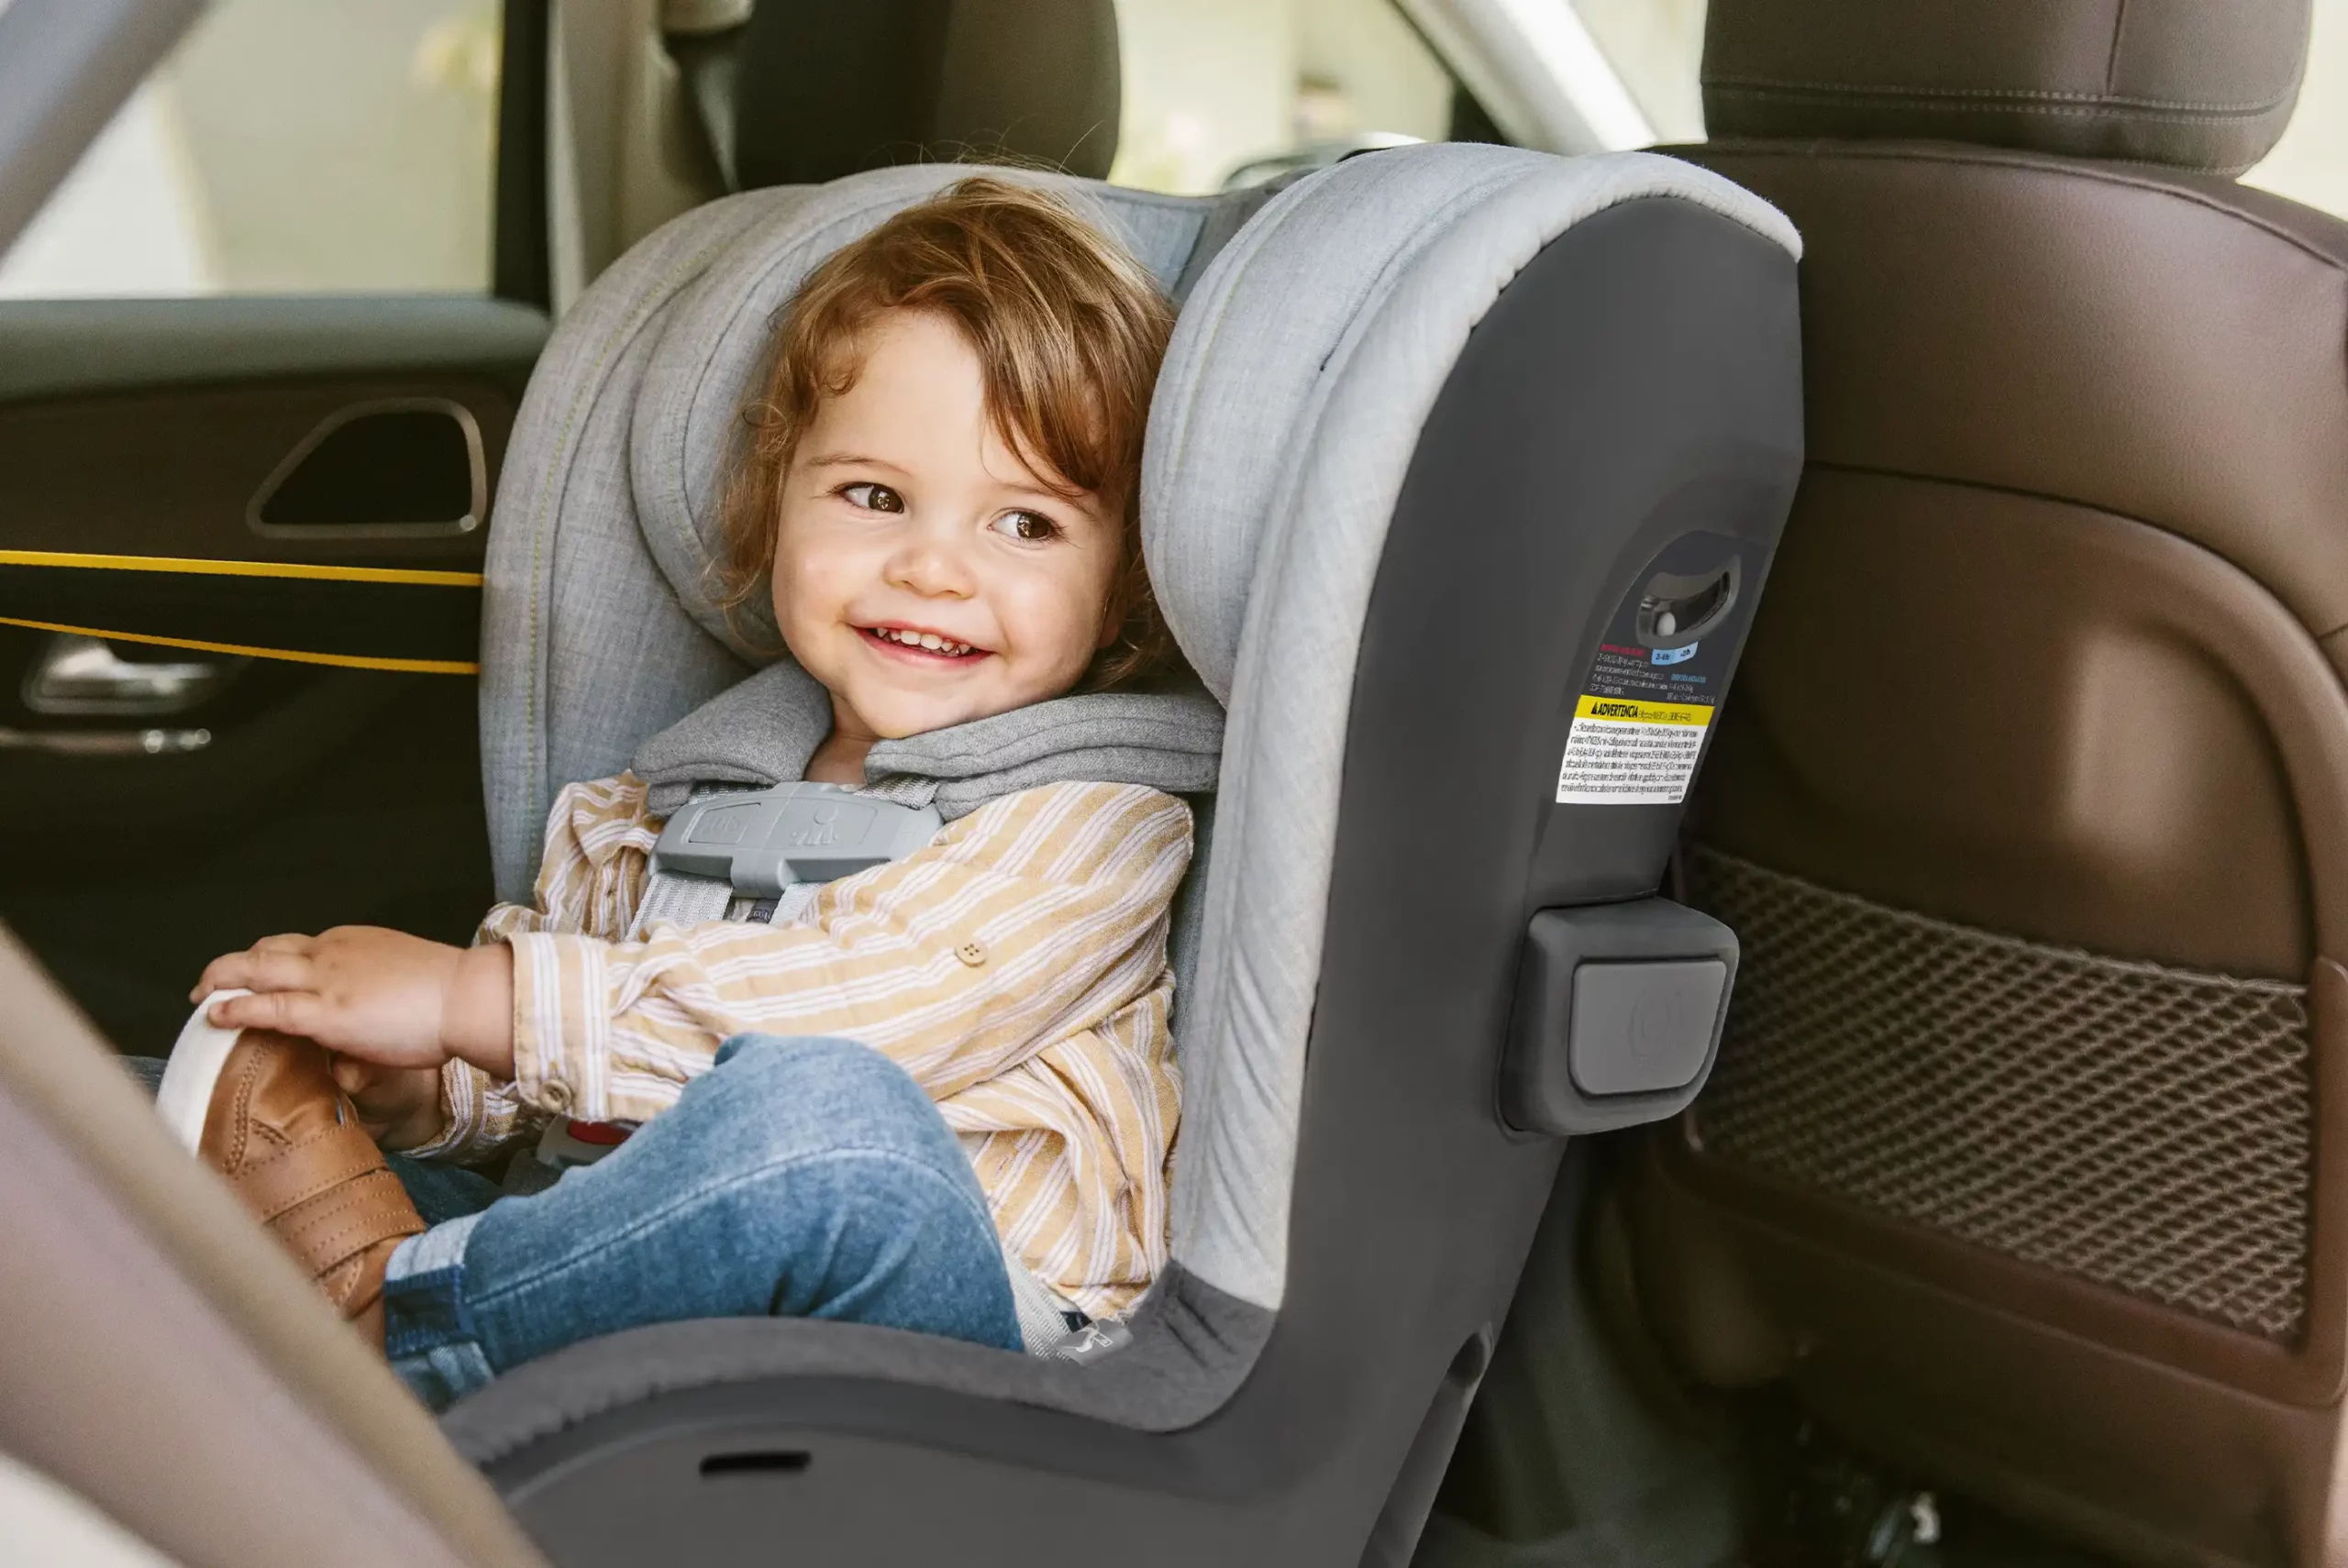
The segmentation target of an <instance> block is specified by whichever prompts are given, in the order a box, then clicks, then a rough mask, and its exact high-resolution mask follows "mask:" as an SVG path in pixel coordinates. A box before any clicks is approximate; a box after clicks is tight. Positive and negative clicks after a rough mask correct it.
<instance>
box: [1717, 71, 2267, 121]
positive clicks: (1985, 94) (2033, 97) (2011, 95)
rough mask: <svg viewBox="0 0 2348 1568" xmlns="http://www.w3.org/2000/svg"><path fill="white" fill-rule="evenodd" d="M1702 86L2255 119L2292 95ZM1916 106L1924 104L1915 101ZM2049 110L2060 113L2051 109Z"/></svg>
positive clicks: (1741, 80)
mask: <svg viewBox="0 0 2348 1568" xmlns="http://www.w3.org/2000/svg"><path fill="white" fill-rule="evenodd" d="M1703 85H1704V86H1705V87H1706V88H1708V89H1712V88H1717V89H1719V90H1721V91H1723V92H1731V93H1740V94H1756V95H1758V94H1783V95H1786V96H1789V97H1790V96H1806V95H1816V96H1821V97H1825V98H1861V99H1878V100H1888V101H1890V102H1893V103H1899V102H1901V101H1904V100H1910V99H1916V100H1924V99H1933V98H1977V99H1985V100H1996V101H1998V102H1999V104H2000V105H2003V106H2008V107H2012V108H2016V109H2027V108H2029V107H2031V106H2032V103H2040V104H2046V105H2066V104H2068V105H2082V106H2083V107H2084V108H2085V109H2090V110H2096V109H2115V108H2117V109H2134V110H2142V111H2144V112H2146V113H2152V112H2154V111H2176V113H2178V114H2179V115H2181V116H2187V117H2196V118H2198V117H2201V116H2209V117H2212V118H2225V117H2228V116H2239V117H2243V118H2254V117H2255V116H2259V115H2265V114H2272V113H2273V112H2274V111H2275V110H2276V109H2277V108H2279V107H2281V106H2282V105H2283V104H2284V103H2285V102H2287V100H2288V99H2289V98H2290V96H2291V92H2290V90H2289V89H2286V90H2284V91H2283V92H2280V93H2277V94H2274V95H2273V96H2271V97H2267V98H2261V99H2254V100H2250V101H2246V102H2243V103H2239V104H2209V103H2197V102H2193V101H2191V100H2187V99H2177V98H2138V97H2132V96H2121V95H2119V94H2110V93H2065V92H2057V91H2055V90H2054V89H2051V88H2037V87H1907V86H1881V87H1868V86H1863V85H1860V84H1858V83H1850V82H1798V81H1786V80H1783V79H1781V78H1778V77H1770V76H1706V77H1705V78H1704V79H1703ZM1917 106H1918V107H1924V106H1926V105H1923V104H1922V103H1919V104H1918V105H1917ZM1958 106H1965V107H1970V106H1972V105H1958ZM2048 112H2050V113H2059V112H2063V111H2061V110H2059V109H2050V110H2049V111H2048ZM2068 112H2071V113H2079V112H2082V110H2080V109H2073V110H2070V111H2068Z"/></svg>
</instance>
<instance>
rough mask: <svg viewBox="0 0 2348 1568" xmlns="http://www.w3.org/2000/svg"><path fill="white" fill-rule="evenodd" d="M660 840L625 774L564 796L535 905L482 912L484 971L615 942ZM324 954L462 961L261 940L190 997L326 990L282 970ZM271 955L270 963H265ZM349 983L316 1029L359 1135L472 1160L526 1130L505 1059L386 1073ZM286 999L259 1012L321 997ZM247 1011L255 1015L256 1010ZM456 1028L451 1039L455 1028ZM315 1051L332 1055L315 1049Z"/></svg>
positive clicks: (363, 960) (299, 940)
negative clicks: (541, 948) (522, 949)
mask: <svg viewBox="0 0 2348 1568" xmlns="http://www.w3.org/2000/svg"><path fill="white" fill-rule="evenodd" d="M658 835H659V823H658V822H657V821H656V820H654V819H653V818H652V817H651V816H650V815H649V813H648V811H647V810H646V803H645V790H644V786H643V784H642V783H641V782H640V781H638V780H637V779H636V778H633V777H631V776H629V775H626V774H623V775H621V776H620V777H618V778H604V779H596V780H593V781H591V782H588V783H582V784H571V785H567V786H565V787H564V788H563V790H562V791H561V793H560V794H559V796H558V797H557V798H556V801H555V805H554V810H553V811H552V812H551V813H549V815H548V822H547V834H546V841H545V844H544V845H543V849H542V853H541V855H540V860H539V871H538V878H537V898H536V900H535V902H534V903H533V904H531V905H522V904H500V905H498V906H497V907H496V908H494V909H493V910H491V911H490V912H489V914H488V916H487V917H486V918H485V919H484V920H483V921H482V925H481V930H480V932H479V933H477V934H476V935H475V937H474V950H475V951H481V950H485V949H488V948H491V947H494V948H495V949H496V951H495V953H494V954H493V961H502V962H503V963H504V966H505V969H506V971H507V972H508V973H510V968H511V959H510V955H508V954H507V950H506V949H505V947H504V944H505V942H506V941H508V940H510V939H511V938H513V937H514V936H516V935H519V934H521V933H526V932H541V931H570V932H583V933H609V934H614V935H616V934H619V933H622V932H624V931H625V930H626V927H627V924H628V922H630V921H632V920H633V919H634V918H635V903H636V900H637V896H638V894H639V893H640V891H641V889H642V886H643V881H644V866H645V862H646V859H647V857H648V855H649V853H650V851H651V847H652V845H653V842H654V841H655V839H656V838H657V837H658ZM322 942H323V943H326V944H327V957H328V958H332V957H334V955H336V954H337V953H342V954H343V955H344V956H345V957H346V958H348V957H349V956H350V955H358V958H357V961H358V962H359V963H360V964H361V965H365V964H371V963H373V962H375V961H376V958H375V956H374V955H373V954H372V952H371V949H373V948H378V947H380V948H382V949H383V950H384V951H386V952H390V953H393V954H394V955H398V954H402V953H404V954H406V955H408V956H409V957H410V958H418V957H419V955H421V958H420V961H423V962H426V963H427V964H433V965H437V964H450V963H455V962H458V961H459V960H460V955H462V954H463V952H464V951H465V950H463V949H457V948H448V947H443V946H441V945H440V944H433V943H422V944H418V943H417V942H416V941H415V939H414V938H401V937H400V936H399V933H395V932H387V931H380V930H372V931H371V930H366V929H363V928H346V929H343V930H338V931H333V932H328V933H325V935H323V936H321V937H316V938H313V937H305V936H281V937H271V938H268V939H266V940H265V941H263V942H261V943H260V944H256V945H255V946H254V947H253V948H252V949H250V950H249V952H247V953H243V954H231V955H227V957H225V958H223V959H221V960H219V961H218V962H217V963H216V964H215V965H214V966H211V967H210V968H208V969H206V970H205V977H204V979H203V981H202V982H200V983H199V984H198V986H197V988H196V991H195V996H196V997H197V998H198V999H200V998H202V997H203V996H205V995H206V994H208V993H209V992H210V991H212V990H215V989H219V988H226V987H227V986H230V985H243V986H248V987H251V988H255V989H269V988H272V987H274V986H278V985H280V984H281V983H290V982H292V981H294V980H305V981H315V982H316V983H319V984H328V983H332V982H331V981H330V980H329V978H328V976H327V970H326V969H324V968H316V972H315V973H313V972H311V970H305V969H301V968H299V967H298V966H295V965H294V964H291V963H288V962H286V961H285V956H284V955H286V954H287V953H288V952H292V953H294V954H296V955H300V954H304V953H307V952H309V951H310V950H311V949H313V948H315V947H316V944H319V943H322ZM346 949H347V950H348V951H345V950H346ZM271 954H275V955H277V957H276V958H275V959H273V960H271V962H269V963H264V962H263V960H264V958H265V957H268V956H269V955H271ZM474 962H479V961H478V960H475V961H474ZM314 967H315V966H314ZM344 967H346V968H348V967H349V965H348V964H345V965H344ZM399 970H400V966H399V964H398V963H397V962H394V963H393V966H392V967H391V968H390V969H387V970H386V971H385V972H384V973H383V974H382V976H380V977H377V978H379V979H381V980H382V982H383V985H382V989H383V990H385V991H389V990H390V989H392V988H397V987H398V986H400V985H402V984H404V979H403V977H402V975H401V973H400V972H399ZM224 976H236V977H238V978H224ZM285 994H286V995H287V997H288V999H287V1000H285V1001H282V1002H277V1003H271V1004H267V1009H268V1010H276V1011H278V1012H280V1013H282V1015H283V1016H287V1017H290V1016H292V1015H293V1014H294V1012H302V1013H304V1014H305V1016H307V1015H310V1014H314V1013H316V1011H317V1010H318V1009H319V1007H320V1005H321V998H320V994H319V992H318V991H317V990H316V985H313V984H305V985H301V986H296V987H294V988H293V989H292V990H290V991H288V992H287V993H285ZM338 996H340V997H341V999H342V1001H343V1003H344V1004H345V1005H343V1006H342V1007H341V1008H340V1009H339V1010H338V1011H337V1019H338V1022H337V1023H335V1024H328V1025H324V1027H328V1028H339V1029H340V1030H342V1031H343V1038H344V1039H345V1040H346V1041H347V1042H348V1043H346V1044H344V1045H343V1046H342V1047H341V1049H342V1052H343V1054H342V1055H340V1056H339V1058H338V1061H337V1064H336V1077H337V1080H338V1082H339V1083H340V1084H341V1085H342V1088H343V1089H344V1090H345V1092H347V1093H349V1095H350V1096H351V1099H352V1103H353V1104H354V1105H355V1106H356V1107H357V1108H358V1110H359V1113H360V1120H361V1121H362V1123H364V1124H365V1125H366V1127H367V1130H368V1132H370V1133H371V1135H373V1136H374V1137H375V1138H376V1139H377V1140H378V1141H379V1142H381V1143H382V1144H383V1146H384V1147H386V1148H392V1149H409V1150H414V1151H415V1152H416V1153H418V1154H424V1155H426V1156H428V1157H438V1158H448V1159H478V1158H481V1157H482V1156H485V1155H488V1154H494V1153H495V1152H496V1151H497V1150H498V1149H500V1148H503V1147H504V1145H505V1144H506V1143H510V1142H512V1141H514V1140H515V1139H516V1138H520V1137H526V1136H527V1135H528V1134H529V1133H531V1132H533V1131H534V1130H535V1127H536V1123H537V1113H536V1112H534V1111H533V1110H531V1108H529V1107H528V1106H526V1105H524V1104H523V1103H521V1101H520V1100H519V1099H517V1098H516V1097H515V1093H514V1089H513V1086H512V1085H511V1083H510V1082H507V1081H505V1080H506V1079H508V1078H510V1077H511V1074H512V1066H511V1054H510V1048H509V1049H506V1050H497V1049H495V1048H494V1047H493V1049H491V1050H490V1051H488V1052H486V1053H484V1052H480V1051H475V1052H472V1053H471V1056H472V1057H480V1058H482V1060H483V1061H484V1062H486V1063H487V1065H488V1070H484V1068H483V1067H482V1066H476V1065H474V1064H473V1062H472V1061H471V1059H470V1058H469V1055H468V1053H466V1052H463V1051H456V1050H452V1051H451V1052H450V1053H449V1055H448V1057H447V1058H446V1059H445V1060H444V1061H443V1062H441V1063H439V1064H437V1065H434V1066H423V1065H408V1066H401V1065H397V1063H396V1062H393V1063H391V1065H386V1059H387V1058H386V1053H385V1051H383V1050H380V1049H374V1048H371V1047H372V1044H373V1042H372V1040H371V1037H369V1038H362V1037H361V1035H362V1032H364V1031H366V1030H367V1028H368V1027H369V1026H368V1025H366V1024H363V1023H361V1022H360V1019H359V1017H358V1015H357V1013H356V1012H355V1011H354V1010H352V1009H351V1008H350V1007H349V1005H348V1003H349V1000H350V997H349V976H348V975H346V976H345V977H344V980H343V989H342V990H341V991H340V992H338ZM305 997H306V999H305ZM368 1005H370V1006H373V1007H382V1006H386V1005H390V999H389V997H388V996H378V997H376V998H374V999H372V1000H371V1001H370V1002H369V1004H368ZM509 1005H510V1004H509ZM262 1010H263V1009H254V1010H249V1011H251V1012H253V1013H256V1014H257V1013H259V1012H260V1011H262ZM215 1013H216V1017H217V1018H218V1019H220V1020H221V1021H224V1022H227V1021H234V1022H235V1023H237V1024H239V1025H241V1024H243V1023H249V1022H250V1021H252V1019H251V1018H250V1017H249V1016H245V1015H244V1013H243V1012H240V1010H238V1009H236V1008H235V1007H233V1006H232V1005H231V1004H228V1003H223V1004H221V1005H220V1006H219V1007H218V1008H217V1009H216V1010H215ZM418 1016H420V1015H418ZM507 1017H508V1025H507V1028H506V1031H505V1034H504V1040H505V1041H506V1042H509V1043H510V1040H511V1038H512V1032H511V1027H510V1010H509V1013H508V1015H507ZM459 1023H460V1027H461V1026H462V1024H463V1021H462V1020H460V1021H459ZM416 1027H417V1024H416V1022H415V1019H414V1018H411V1017H410V1016H409V1014H408V1012H407V1011H402V1012H401V1014H400V1017H399V1019H398V1020H396V1021H395V1028H396V1029H397V1030H398V1031H401V1032H406V1033H409V1034H413V1032H415V1028H416ZM322 1043H327V1044H329V1045H332V1044H333V1043H334V1042H332V1041H325V1040H323V1039H322ZM390 1043H396V1041H393V1042H390Z"/></svg>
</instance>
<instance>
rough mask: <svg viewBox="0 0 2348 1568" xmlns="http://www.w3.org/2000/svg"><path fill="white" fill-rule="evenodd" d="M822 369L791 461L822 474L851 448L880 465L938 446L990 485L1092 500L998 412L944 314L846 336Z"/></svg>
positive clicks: (916, 313) (873, 325)
mask: <svg viewBox="0 0 2348 1568" xmlns="http://www.w3.org/2000/svg"><path fill="white" fill-rule="evenodd" d="M837 352H838V353H839V355H840V358H838V359H835V360H832V361H830V362H829V363H827V364H826V366H825V370H826V374H825V375H824V376H823V377H822V378H821V379H820V381H819V382H818V385H817V390H816V392H815V403H814V407H813V408H811V409H810V410H808V420H807V435H806V436H805V437H804V438H803V440H802V441H801V442H800V443H799V446H798V449H797V451H796V452H794V454H793V457H794V458H795V459H796V460H798V461H799V462H801V463H803V464H813V465H825V464H828V462H829V461H830V460H831V459H833V458H836V457H837V456H839V455H841V454H842V453H843V452H844V451H846V450H847V447H853V448H854V450H855V453H856V454H858V455H862V456H866V457H873V458H880V457H882V456H883V455H884V453H886V452H889V451H893V450H907V451H914V450H919V449H922V448H924V447H935V446H936V443H938V442H939V441H940V440H941V439H942V440H944V441H946V442H950V443H952V444H953V445H954V446H955V447H959V448H960V451H959V452H958V453H954V454H952V455H957V456H969V457H975V458H977V460H978V461H979V462H980V464H981V465H982V466H983V467H984V469H986V471H987V473H988V474H989V476H990V477H991V478H994V479H996V480H1001V481H1002V482H1004V483H1007V484H1015V485H1021V486H1024V487H1027V488H1031V489H1034V490H1036V491H1044V492H1048V493H1051V494H1054V495H1058V496H1062V497H1068V498H1073V497H1075V496H1080V495H1085V494H1089V493H1090V491H1088V490H1087V488H1086V487H1084V486H1082V485H1079V484H1075V483H1072V482H1071V481H1070V480H1068V479H1067V478H1066V477H1065V476H1063V475H1062V474H1061V473H1060V472H1059V471H1058V468H1057V467H1056V466H1055V465H1054V464H1053V463H1052V462H1051V461H1050V460H1049V459H1048V458H1047V457H1046V456H1045V455H1044V453H1043V452H1042V450H1041V443H1040V442H1039V441H1037V440H1036V438H1035V437H1034V436H1031V435H1030V434H1029V433H1028V432H1026V431H1024V430H1022V429H1021V428H1020V427H1019V425H1018V424H1017V423H1016V421H1015V420H1013V419H1012V418H1009V417H1004V416H1002V414H1001V413H999V411H998V410H997V409H996V408H995V407H994V406H993V400H992V398H991V395H990V387H989V379H988V377H987V374H986V367H985V366H984V365H983V363H982V362H981V361H980V358H979V351H978V349H977V348H975V347H974V346H973V345H972V344H971V343H970V341H969V337H968V336H967V335H966V334H965V333H964V332H963V330H962V328H961V326H960V325H959V324H958V323H957V322H956V321H954V320H953V319H952V318H951V317H950V316H947V315H945V314H944V313H942V312H937V311H925V310H918V309H914V308H910V307H904V306H898V307H894V308H892V309H891V310H889V311H887V312H884V313H881V315H876V316H875V317H874V318H873V319H872V321H871V322H870V323H869V325H868V326H866V327H865V328H863V329H861V330H859V331H857V332H855V333H853V334H844V335H843V341H842V342H841V344H840V345H839V348H838V350H837ZM843 442H846V443H847V447H842V446H841V443H843Z"/></svg>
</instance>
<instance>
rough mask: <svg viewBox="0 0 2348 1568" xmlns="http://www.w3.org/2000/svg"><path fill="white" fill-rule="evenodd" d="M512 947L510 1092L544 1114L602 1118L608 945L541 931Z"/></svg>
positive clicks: (516, 940)
mask: <svg viewBox="0 0 2348 1568" xmlns="http://www.w3.org/2000/svg"><path fill="white" fill-rule="evenodd" d="M510 945H511V946H512V947H513V949H514V1088H515V1092H516V1093H517V1094H518V1095H519V1096H520V1098H521V1099H522V1102H523V1103H524V1104H525V1105H527V1106H530V1107H532V1108H533V1109H536V1110H542V1111H545V1112H546V1113H547V1114H548V1115H550V1116H563V1117H573V1118H576V1119H578V1120H579V1121H604V1120H606V1119H607V1117H608V1113H609V1112H608V1107H607V1106H606V1104H605V1099H606V1095H605V1089H604V1071H603V1068H604V1055H605V1053H606V1052H607V1051H608V1049H609V1046H610V1041H609V1035H610V1033H611V1019H610V1016H609V1005H608V1004H607V1003H606V1001H605V1000H604V994H605V990H606V987H605V984H604V968H605V965H604V955H605V953H606V952H607V951H608V950H609V948H610V945H611V944H609V943H606V942H603V941H600V940H598V939H596V938H593V937H585V936H576V935H570V934H567V933H566V934H553V933H524V934H520V935H516V936H515V938H514V939H513V941H512V943H511V944H510Z"/></svg>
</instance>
